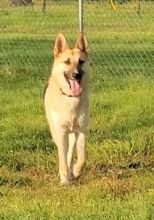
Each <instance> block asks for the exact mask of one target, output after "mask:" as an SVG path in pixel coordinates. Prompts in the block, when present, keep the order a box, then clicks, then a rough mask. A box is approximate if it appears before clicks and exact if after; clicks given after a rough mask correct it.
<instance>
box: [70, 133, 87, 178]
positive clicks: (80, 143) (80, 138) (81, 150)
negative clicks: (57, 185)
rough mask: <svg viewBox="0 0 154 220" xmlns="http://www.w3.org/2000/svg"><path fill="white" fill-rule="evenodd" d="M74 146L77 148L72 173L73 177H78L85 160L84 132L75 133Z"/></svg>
mask: <svg viewBox="0 0 154 220" xmlns="http://www.w3.org/2000/svg"><path fill="white" fill-rule="evenodd" d="M76 148H77V162H76V164H75V165H74V167H73V175H74V177H75V178H78V177H79V176H80V175H81V171H82V169H83V167H84V165H85V161H86V152H85V134H84V133H83V132H80V133H79V134H78V135H77V142H76Z"/></svg>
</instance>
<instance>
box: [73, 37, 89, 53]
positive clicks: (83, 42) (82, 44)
mask: <svg viewBox="0 0 154 220" xmlns="http://www.w3.org/2000/svg"><path fill="white" fill-rule="evenodd" d="M75 47H76V48H78V49H80V50H81V51H82V52H87V47H88V42H87V38H86V36H85V34H84V33H79V36H78V39H77V41H76V44H75Z"/></svg>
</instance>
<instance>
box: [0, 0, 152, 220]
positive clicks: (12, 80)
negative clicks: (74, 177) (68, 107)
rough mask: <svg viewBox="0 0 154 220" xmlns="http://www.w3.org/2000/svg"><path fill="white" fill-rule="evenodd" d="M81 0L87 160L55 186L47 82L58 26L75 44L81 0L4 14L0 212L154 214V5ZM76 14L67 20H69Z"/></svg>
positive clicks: (0, 25) (12, 215) (7, 215)
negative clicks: (86, 59) (84, 0)
mask: <svg viewBox="0 0 154 220" xmlns="http://www.w3.org/2000/svg"><path fill="white" fill-rule="evenodd" d="M141 6H142V7H141V9H142V10H141V14H140V15H138V14H137V13H136V3H134V4H132V3H127V4H126V5H118V9H117V11H116V12H114V11H112V9H111V8H110V6H109V5H108V4H102V5H101V7H100V5H98V4H95V3H91V4H86V5H85V31H86V33H87V35H88V39H89V54H90V69H91V81H90V87H91V96H90V106H91V108H90V109H91V111H90V112H91V117H90V124H89V129H88V134H87V153H88V158H87V165H86V168H85V170H84V173H83V175H82V176H81V178H80V179H79V181H78V182H76V183H74V184H73V185H72V186H70V187H66V188H65V187H60V186H59V183H58V176H57V173H58V167H57V165H58V163H57V161H58V158H57V149H56V147H55V145H54V144H53V142H52V141H51V137H50V133H49V129H48V125H47V122H46V118H45V115H44V107H43V100H42V96H43V89H44V85H45V83H46V81H47V79H48V77H49V75H50V71H51V66H52V62H53V55H52V50H53V45H54V39H55V35H56V33H57V32H59V31H62V32H64V33H65V34H66V36H67V37H68V39H69V40H70V42H71V45H73V42H74V39H75V38H76V32H77V30H76V29H77V23H78V21H77V16H76V14H77V3H74V5H69V4H68V5H67V4H65V5H63V4H59V5H58V4H57V5H56V4H55V5H51V6H50V7H48V8H47V12H46V14H45V15H43V14H41V12H40V9H39V7H38V6H37V7H34V8H13V9H12V8H11V7H9V6H6V5H5V4H4V2H3V4H1V7H2V8H1V13H0V32H1V35H0V48H1V50H0V97H1V98H0V219H8V220H13V219H14V220H18V219H21V220H27V219H29V220H32V219H33V220H35V219H40V220H45V219H107V220H108V219H109V220H112V219H113V220H115V219H118V220H119V219H120V220H122V219H123V220H127V219H129V220H134V219H135V220H137V219H141V220H147V219H149V220H150V219H151V220H152V219H154V77H153V71H154V51H153V37H154V36H153V33H154V32H153V29H154V27H153V16H154V15H153V10H152V8H153V3H151V2H148V3H142V4H141ZM70 17H71V19H70Z"/></svg>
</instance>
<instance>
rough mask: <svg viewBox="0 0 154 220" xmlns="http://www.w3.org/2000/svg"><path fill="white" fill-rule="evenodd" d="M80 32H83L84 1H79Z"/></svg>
mask: <svg viewBox="0 0 154 220" xmlns="http://www.w3.org/2000/svg"><path fill="white" fill-rule="evenodd" d="M79 31H80V32H83V0H79Z"/></svg>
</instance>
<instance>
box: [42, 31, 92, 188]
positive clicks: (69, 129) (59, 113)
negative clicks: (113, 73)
mask: <svg viewBox="0 0 154 220" xmlns="http://www.w3.org/2000/svg"><path fill="white" fill-rule="evenodd" d="M88 81H89V74H88V55H87V40H86V37H85V35H84V34H80V35H79V37H78V39H77V42H76V44H75V48H73V49H70V48H69V46H68V44H67V42H66V39H65V37H64V36H63V35H62V34H58V36H57V38H56V41H55V47H54V64H53V68H52V74H51V77H50V78H49V82H48V86H47V87H46V91H45V97H44V104H45V111H46V116H47V119H48V122H49V126H50V131H51V134H52V137H53V140H54V142H55V144H56V145H57V147H58V156H59V175H60V181H61V183H62V184H63V185H68V184H69V183H70V181H71V180H72V178H78V177H79V176H80V174H81V171H82V169H83V167H84V164H85V132H86V128H87V125H88V118H89V113H88V109H89V100H88ZM75 145H76V148H77V161H76V163H75V165H74V166H73V165H72V155H73V148H74V146H75Z"/></svg>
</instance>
